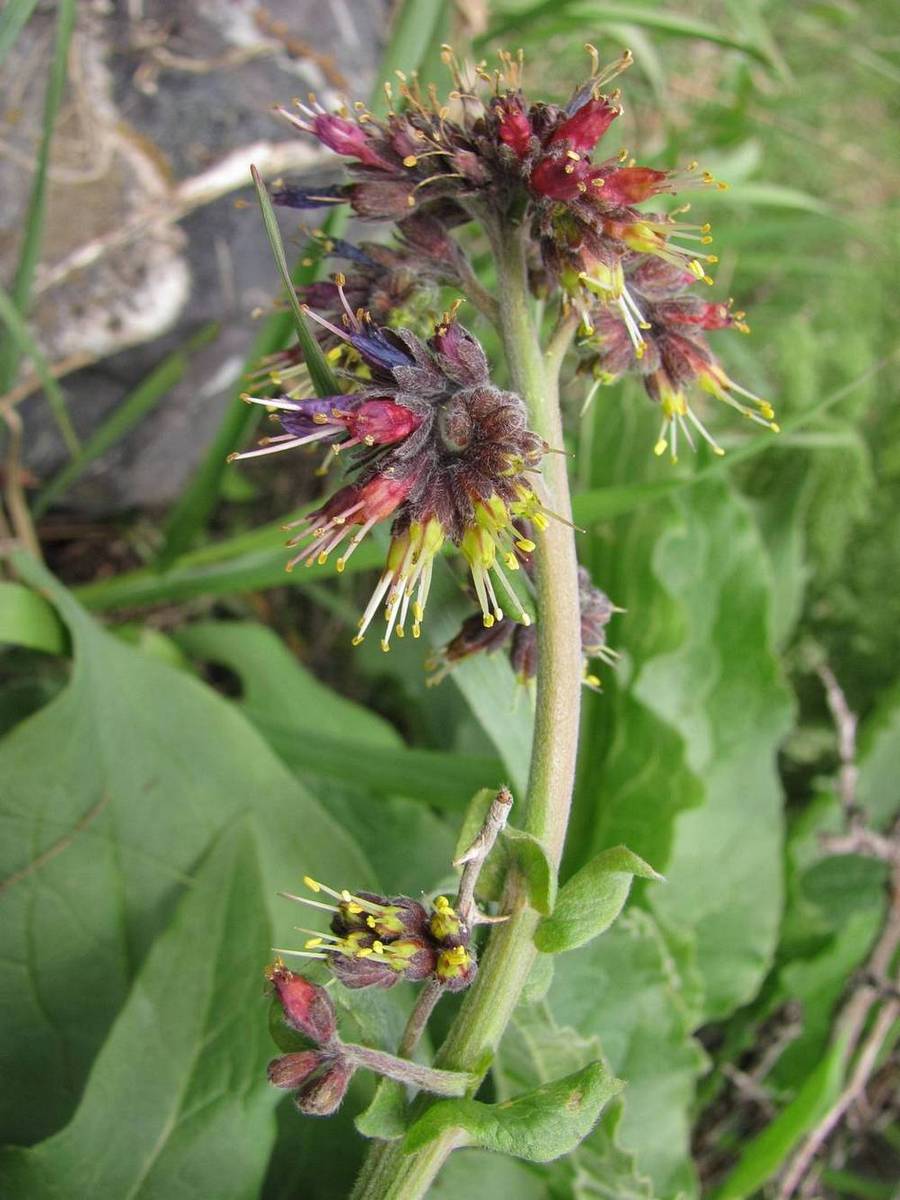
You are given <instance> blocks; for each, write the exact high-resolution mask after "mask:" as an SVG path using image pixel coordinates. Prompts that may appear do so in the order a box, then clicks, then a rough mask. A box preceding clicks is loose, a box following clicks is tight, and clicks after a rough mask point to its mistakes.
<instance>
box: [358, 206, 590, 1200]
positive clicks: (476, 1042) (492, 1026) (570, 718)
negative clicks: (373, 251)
mask: <svg viewBox="0 0 900 1200" xmlns="http://www.w3.org/2000/svg"><path fill="white" fill-rule="evenodd" d="M487 230H488V234H489V236H490V239H491V245H492V248H493V251H494V256H495V258H496V263H497V283H498V288H497V291H498V297H499V304H500V328H501V333H502V336H503V344H504V349H505V351H506V357H507V360H508V362H509V369H510V373H511V375H512V381H513V386H514V387H515V388H516V390H517V391H518V392H519V393H520V395H521V396H522V397H523V398H524V400H525V401H526V403H527V405H528V409H529V413H530V419H531V427H532V428H533V429H534V430H535V432H536V433H538V434H539V435H540V436H541V437H542V438H544V440H545V441H546V442H547V443H548V445H550V446H555V447H559V446H561V445H562V422H561V419H560V412H559V397H558V378H557V369H558V356H554V358H553V364H552V365H553V369H551V370H549V371H548V370H547V367H546V365H545V361H544V358H543V355H542V353H541V347H540V343H539V340H538V335H537V331H536V329H535V326H534V321H533V319H532V316H531V310H530V300H529V295H528V287H527V277H526V268H525V259H524V250H523V240H522V231H521V229H520V228H519V227H518V226H516V225H512V224H505V225H501V224H499V223H494V224H487ZM543 480H544V487H545V490H546V493H547V495H546V500H547V506H548V508H550V509H552V510H553V511H554V512H555V513H557V514H558V515H559V516H560V517H561V518H563V520H562V521H551V523H550V525H549V527H548V528H547V529H546V530H545V531H543V532H542V533H540V534H539V535H538V536H539V541H538V550H539V553H538V554H537V567H538V573H537V586H538V607H539V624H538V629H539V647H540V651H539V664H538V687H537V708H536V715H535V727H534V743H533V749H532V756H531V768H530V773H529V783H528V793H527V796H526V800H525V806H524V815H523V819H522V824H523V825H524V827H525V829H527V830H528V832H529V833H531V834H533V835H534V836H535V837H537V838H539V839H540V840H541V841H542V842H543V843H544V846H545V848H546V850H547V854H548V856H549V858H550V859H551V861H552V862H553V863H554V864H555V865H558V863H559V859H560V856H561V854H562V849H563V843H564V841H565V836H566V827H567V825H568V820H569V807H570V804H571V797H572V785H573V782H574V778H575V758H576V754H577V748H578V715H579V706H580V700H581V647H580V638H579V627H580V616H579V605H578V578H577V568H576V559H575V543H574V537H573V534H572V530H571V528H570V527H569V526H568V525H566V524H565V521H568V520H569V519H570V514H571V505H570V500H569V484H568V479H567V476H566V460H565V458H564V456H562V455H556V454H551V455H548V456H547V458H546V459H545V461H544V468H543ZM501 911H502V912H504V913H506V914H508V915H509V920H508V921H507V922H506V923H505V924H503V925H498V926H496V927H495V928H494V929H493V930H492V931H491V935H490V938H489V940H488V943H487V946H486V948H485V951H484V954H483V956H482V959H481V964H480V968H479V972H478V976H477V977H476V979H475V982H474V984H473V985H472V987H471V988H470V989H469V991H468V992H467V993H466V997H465V999H464V1001H463V1004H462V1007H461V1009H460V1011H459V1014H458V1016H457V1018H456V1020H455V1021H454V1023H453V1025H452V1027H451V1029H450V1032H449V1034H448V1036H447V1039H446V1041H445V1042H444V1044H443V1046H442V1047H441V1048H440V1050H439V1051H438V1054H437V1056H436V1059H435V1066H436V1067H438V1068H442V1069H444V1070H453V1071H465V1072H469V1073H471V1074H473V1075H475V1076H476V1077H477V1078H479V1079H480V1078H481V1077H483V1075H484V1074H485V1072H486V1070H487V1064H488V1063H489V1061H490V1058H491V1055H492V1054H493V1052H494V1051H495V1050H496V1048H497V1046H498V1044H499V1042H500V1038H501V1037H502V1035H503V1031H504V1030H505V1028H506V1026H507V1024H508V1022H509V1019H510V1017H511V1016H512V1014H513V1010H514V1009H515V1006H516V1004H517V1003H518V1000H519V996H520V995H521V992H522V988H523V987H524V986H525V982H526V980H527V979H528V975H529V973H530V972H531V968H532V966H533V965H534V960H535V957H536V954H537V952H536V950H535V947H534V941H533V937H534V931H535V928H536V925H537V921H538V915H537V913H535V912H534V911H533V910H532V909H531V908H529V907H528V905H527V898H526V894H525V887H524V881H523V880H522V878H521V875H520V874H519V872H518V871H517V870H516V869H512V870H511V871H510V874H509V877H508V879H507V883H506V889H505V892H504V897H503V902H502V907H501ZM429 1103H431V1102H430V1101H429V1100H428V1099H427V1098H425V1097H420V1098H419V1099H418V1100H417V1101H416V1104H415V1105H414V1107H413V1112H412V1115H413V1117H415V1116H417V1115H419V1114H420V1113H421V1112H422V1111H424V1109H425V1108H426V1107H427V1106H428V1104H429ZM456 1144H457V1140H456V1135H455V1134H454V1133H453V1132H450V1133H447V1134H445V1135H444V1136H442V1137H440V1138H437V1139H436V1140H435V1141H433V1142H431V1143H429V1144H428V1145H427V1146H425V1147H423V1148H422V1149H421V1150H417V1151H416V1152H415V1153H413V1154H404V1153H403V1148H402V1142H393V1143H391V1144H390V1145H389V1146H386V1147H377V1146H376V1147H373V1149H372V1151H371V1152H370V1160H369V1162H368V1163H367V1164H366V1166H365V1167H364V1168H363V1173H362V1175H361V1176H360V1180H359V1182H358V1183H357V1186H356V1190H355V1192H354V1197H355V1200H388V1198H390V1200H416V1198H417V1197H420V1196H424V1195H425V1194H426V1192H427V1191H428V1188H429V1186H430V1184H431V1182H432V1180H433V1179H434V1177H435V1175H436V1174H437V1172H438V1171H439V1170H440V1168H441V1166H442V1165H443V1163H444V1162H445V1161H446V1159H447V1157H448V1156H449V1155H450V1153H451V1152H452V1151H453V1150H454V1149H455V1148H456Z"/></svg>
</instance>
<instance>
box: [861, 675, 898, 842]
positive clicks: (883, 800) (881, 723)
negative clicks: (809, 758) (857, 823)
mask: <svg viewBox="0 0 900 1200" xmlns="http://www.w3.org/2000/svg"><path fill="white" fill-rule="evenodd" d="M857 757H858V761H859V778H858V779H857V783H856V799H857V803H858V804H859V805H860V807H861V808H862V809H863V811H864V812H865V813H866V815H867V817H868V818H869V819H870V820H871V821H872V822H873V823H874V824H875V825H877V826H878V828H880V829H885V828H887V826H888V825H890V823H891V821H892V820H893V818H894V816H895V815H896V813H897V810H898V808H900V788H898V786H897V780H898V778H900V687H895V688H893V689H892V690H891V691H889V692H887V693H886V694H885V695H884V696H882V697H881V699H880V700H879V702H878V705H877V706H876V708H875V711H874V712H873V713H872V715H871V716H870V717H868V718H867V720H866V721H865V723H864V724H863V727H862V729H861V730H860V734H859V752H858V756H857Z"/></svg>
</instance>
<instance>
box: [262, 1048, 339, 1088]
mask: <svg viewBox="0 0 900 1200" xmlns="http://www.w3.org/2000/svg"><path fill="white" fill-rule="evenodd" d="M325 1061H327V1060H326V1059H325V1058H324V1057H323V1055H321V1054H320V1053H319V1052H318V1051H317V1050H300V1051H298V1052H297V1053H296V1054H283V1055H282V1056H281V1058H273V1059H272V1061H271V1062H270V1063H269V1066H268V1068H267V1071H268V1076H269V1083H271V1084H272V1085H273V1086H274V1087H277V1088H284V1089H285V1091H289V1092H292V1091H294V1089H295V1088H298V1087H300V1085H301V1084H302V1083H304V1082H305V1081H306V1080H307V1079H308V1078H309V1077H310V1075H312V1073H313V1071H317V1070H318V1069H319V1067H320V1066H321V1065H322V1063H323V1062H325Z"/></svg>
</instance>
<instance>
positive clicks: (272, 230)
mask: <svg viewBox="0 0 900 1200" xmlns="http://www.w3.org/2000/svg"><path fill="white" fill-rule="evenodd" d="M250 174H251V175H252V176H253V186H254V187H255V188H256V196H257V199H258V200H259V207H260V210H261V212H262V219H263V225H264V226H265V230H266V237H267V238H268V239H269V245H270V247H271V248H272V257H273V258H274V259H275V265H276V267H277V268H278V274H279V275H280V276H281V284H282V287H283V288H284V293H285V296H286V297H287V301H288V304H289V305H290V309H291V312H292V313H293V315H294V324H295V325H296V327H297V340H298V341H299V343H300V346H301V349H302V350H303V360H304V362H305V363H306V368H307V370H308V371H309V377H310V379H311V380H312V385H313V387H314V388H315V390H316V395H318V396H337V395H339V394H340V391H341V385H340V384H339V383H338V380H337V378H336V376H335V374H334V372H333V371H332V369H331V367H330V366H329V365H328V360H327V359H326V357H325V355H324V354H323V352H322V347H321V346H320V345H319V343H318V342H317V341H316V339H315V337H314V336H313V333H312V330H311V329H310V327H309V322H308V321H307V319H306V317H305V316H304V314H303V309H302V308H301V307H300V301H299V300H298V299H297V291H296V288H295V287H294V281H293V279H292V278H291V269H290V267H289V266H288V262H287V257H286V255H285V253H284V244H283V242H282V240H281V230H280V229H279V228H278V218H277V217H276V216H275V209H274V208H273V206H272V201H271V200H270V199H269V192H268V189H267V188H266V185H265V184H264V183H263V181H262V178H261V177H260V174H259V171H257V169H256V167H251V168H250Z"/></svg>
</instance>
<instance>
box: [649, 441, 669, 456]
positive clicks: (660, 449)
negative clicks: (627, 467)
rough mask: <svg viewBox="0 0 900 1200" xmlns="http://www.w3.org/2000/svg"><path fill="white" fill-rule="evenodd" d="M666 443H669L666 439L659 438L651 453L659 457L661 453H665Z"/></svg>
mask: <svg viewBox="0 0 900 1200" xmlns="http://www.w3.org/2000/svg"><path fill="white" fill-rule="evenodd" d="M668 444H669V443H668V442H667V441H666V439H665V438H660V439H659V441H658V442H657V443H656V445H655V446H654V447H653V453H654V454H655V455H656V457H657V458H659V457H660V456H661V455H663V454H665V452H666V446H668Z"/></svg>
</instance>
